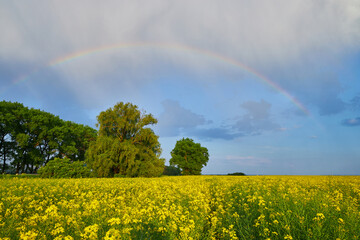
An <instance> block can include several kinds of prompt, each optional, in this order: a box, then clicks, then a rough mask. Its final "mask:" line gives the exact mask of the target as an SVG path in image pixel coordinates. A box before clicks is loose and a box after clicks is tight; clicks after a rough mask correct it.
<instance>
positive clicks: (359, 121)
mask: <svg viewBox="0 0 360 240" xmlns="http://www.w3.org/2000/svg"><path fill="white" fill-rule="evenodd" d="M341 124H342V125H343V126H346V127H357V126H360V117H357V118H348V119H344V120H343V121H342V122H341Z"/></svg>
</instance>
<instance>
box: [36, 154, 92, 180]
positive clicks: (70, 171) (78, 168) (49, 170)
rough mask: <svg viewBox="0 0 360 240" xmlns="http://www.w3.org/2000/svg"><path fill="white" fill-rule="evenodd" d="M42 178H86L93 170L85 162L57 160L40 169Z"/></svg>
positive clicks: (66, 159)
mask: <svg viewBox="0 0 360 240" xmlns="http://www.w3.org/2000/svg"><path fill="white" fill-rule="evenodd" d="M38 172H39V175H40V177H42V178H85V177H90V176H91V170H90V169H89V168H88V167H87V166H86V164H85V162H83V161H76V162H71V160H70V159H69V158H55V159H53V160H50V161H49V162H48V163H47V164H46V165H45V166H43V167H41V168H40V169H39V171H38Z"/></svg>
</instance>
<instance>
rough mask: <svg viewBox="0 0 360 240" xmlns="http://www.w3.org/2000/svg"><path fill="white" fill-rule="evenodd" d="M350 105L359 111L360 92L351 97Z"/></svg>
mask: <svg viewBox="0 0 360 240" xmlns="http://www.w3.org/2000/svg"><path fill="white" fill-rule="evenodd" d="M350 107H351V109H352V110H354V111H360V94H358V95H357V96H355V97H353V99H351V101H350Z"/></svg>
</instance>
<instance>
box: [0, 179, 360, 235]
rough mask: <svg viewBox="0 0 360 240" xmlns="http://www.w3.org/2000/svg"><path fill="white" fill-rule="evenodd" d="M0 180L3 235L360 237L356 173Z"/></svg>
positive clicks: (359, 181) (359, 194) (0, 231)
mask: <svg viewBox="0 0 360 240" xmlns="http://www.w3.org/2000/svg"><path fill="white" fill-rule="evenodd" d="M0 183H1V184H0V196H1V200H0V239H359V238H360V177H359V176H357V177H336V176H249V177H238V176H189V177H185V176H182V177H161V178H150V179H148V178H138V179H127V178H112V179H18V178H13V179H0Z"/></svg>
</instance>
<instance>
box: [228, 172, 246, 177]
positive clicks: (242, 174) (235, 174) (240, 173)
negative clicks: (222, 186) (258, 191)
mask: <svg viewBox="0 0 360 240" xmlns="http://www.w3.org/2000/svg"><path fill="white" fill-rule="evenodd" d="M228 175H232V176H245V173H242V172H235V173H228Z"/></svg>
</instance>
